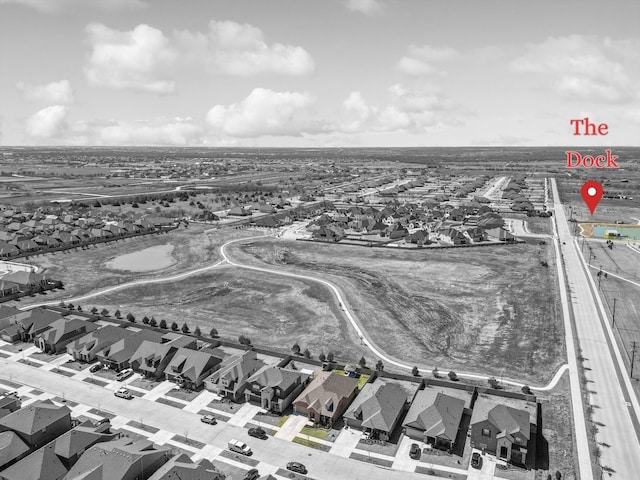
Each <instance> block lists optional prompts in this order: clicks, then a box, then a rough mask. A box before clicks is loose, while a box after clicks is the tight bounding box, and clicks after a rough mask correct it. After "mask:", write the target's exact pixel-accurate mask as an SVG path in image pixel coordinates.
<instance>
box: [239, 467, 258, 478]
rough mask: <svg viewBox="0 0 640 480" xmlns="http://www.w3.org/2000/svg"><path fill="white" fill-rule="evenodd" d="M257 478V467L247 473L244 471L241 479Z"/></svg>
mask: <svg viewBox="0 0 640 480" xmlns="http://www.w3.org/2000/svg"><path fill="white" fill-rule="evenodd" d="M258 478H260V472H259V471H258V469H257V468H252V469H251V470H249V471H248V472H247V473H245V475H244V477H243V478H242V480H257V479H258Z"/></svg>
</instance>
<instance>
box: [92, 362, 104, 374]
mask: <svg viewBox="0 0 640 480" xmlns="http://www.w3.org/2000/svg"><path fill="white" fill-rule="evenodd" d="M101 368H102V365H100V364H99V363H96V364H95V365H91V368H90V369H89V371H90V372H91V373H96V372H97V371H98V370H100V369H101Z"/></svg>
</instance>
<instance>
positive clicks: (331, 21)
mask: <svg viewBox="0 0 640 480" xmlns="http://www.w3.org/2000/svg"><path fill="white" fill-rule="evenodd" d="M639 25H640V2H639V1H637V0H608V1H606V2H605V1H593V0H579V1H574V0H562V1H560V0H536V1H530V0H0V145H4V146H10V145H62V146H64V145H70V146H71V145H79V146H83V145H124V146H136V145H167V146H225V147H227V146H241V147H305V148H311V147H376V146H381V147H419V146H426V147H429V146H494V145H506V146H562V145H578V146H615V145H620V146H621V145H626V146H640V139H639V135H638V132H640V27H639ZM583 118H589V120H590V121H591V122H592V123H594V124H601V123H606V124H607V125H608V132H609V133H608V135H606V136H585V135H580V136H575V135H573V134H574V128H573V127H572V126H571V125H570V121H571V119H583Z"/></svg>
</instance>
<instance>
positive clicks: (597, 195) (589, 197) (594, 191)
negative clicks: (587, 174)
mask: <svg viewBox="0 0 640 480" xmlns="http://www.w3.org/2000/svg"><path fill="white" fill-rule="evenodd" d="M580 193H581V194H582V199H583V200H584V203H586V204H587V207H589V211H590V212H591V215H593V212H595V211H596V207H597V206H598V203H600V199H602V195H604V188H602V185H600V183H599V182H596V181H595V180H589V181H588V182H585V183H584V185H582V189H581V190H580Z"/></svg>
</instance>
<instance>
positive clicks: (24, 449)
mask: <svg viewBox="0 0 640 480" xmlns="http://www.w3.org/2000/svg"><path fill="white" fill-rule="evenodd" d="M30 451H31V449H30V448H29V445H27V444H26V443H25V442H24V441H23V440H22V439H21V438H20V437H19V436H18V434H17V433H15V432H12V431H6V432H2V433H0V470H2V469H3V468H7V467H9V466H11V465H13V464H14V463H16V462H17V461H18V460H20V459H21V458H23V457H26V456H27V455H28V454H29V452H30ZM0 475H1V474H0Z"/></svg>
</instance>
